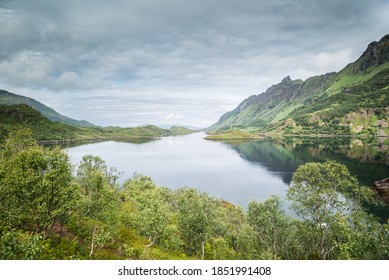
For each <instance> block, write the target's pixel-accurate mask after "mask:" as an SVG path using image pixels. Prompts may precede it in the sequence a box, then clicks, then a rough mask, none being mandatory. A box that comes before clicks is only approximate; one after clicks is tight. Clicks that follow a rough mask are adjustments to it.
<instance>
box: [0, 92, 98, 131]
mask: <svg viewBox="0 0 389 280" xmlns="http://www.w3.org/2000/svg"><path fill="white" fill-rule="evenodd" d="M0 104H3V105H18V104H26V105H28V106H30V107H31V108H33V109H35V110H37V111H38V112H40V113H42V115H44V116H45V117H47V118H48V119H49V120H51V121H53V122H59V123H64V124H68V125H73V126H82V127H94V126H95V125H94V124H92V123H90V122H88V121H85V120H82V121H78V120H74V119H71V118H68V117H65V116H63V115H61V114H59V113H57V112H56V111H54V110H53V109H51V108H50V107H47V106H46V105H44V104H42V103H40V102H38V101H36V100H35V99H32V98H29V97H25V96H22V95H17V94H14V93H10V92H8V91H5V90H0Z"/></svg>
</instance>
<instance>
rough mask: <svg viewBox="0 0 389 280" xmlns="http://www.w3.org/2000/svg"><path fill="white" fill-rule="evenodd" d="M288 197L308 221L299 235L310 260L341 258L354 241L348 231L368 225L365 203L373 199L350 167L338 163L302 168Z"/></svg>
mask: <svg viewBox="0 0 389 280" xmlns="http://www.w3.org/2000/svg"><path fill="white" fill-rule="evenodd" d="M287 196H288V198H289V200H291V201H292V205H291V207H292V209H293V210H294V211H295V212H296V214H298V215H299V216H301V217H302V218H303V219H304V221H303V222H302V223H301V224H300V225H303V226H302V227H300V234H299V236H300V237H301V236H303V237H302V238H301V239H300V240H301V242H302V243H304V244H303V245H302V246H301V247H302V248H304V249H303V250H304V251H305V253H306V256H307V257H309V258H320V259H328V258H337V257H338V256H339V252H340V250H341V249H342V247H343V249H342V250H343V251H345V248H346V247H345V246H346V244H348V245H350V242H351V240H352V238H350V235H348V236H347V232H349V233H350V231H355V230H358V229H360V227H359V226H358V225H360V223H362V224H366V223H367V222H368V220H367V219H365V218H363V219H362V216H364V215H362V213H364V211H363V209H362V207H361V202H363V201H365V200H367V199H369V196H370V192H369V190H368V189H367V188H361V187H360V186H359V183H358V180H357V179H356V178H355V177H354V176H351V174H350V173H349V171H348V169H347V167H346V166H344V165H342V164H340V163H337V162H334V161H326V162H324V163H307V164H304V165H302V166H300V167H299V168H298V169H297V171H296V172H295V173H294V175H293V178H292V183H291V185H290V187H289V190H288V193H287ZM357 217H359V218H358V219H356V218H357ZM371 233H372V234H373V232H371ZM348 245H347V246H348ZM353 251H354V252H356V251H355V250H354V249H353ZM349 252H350V251H349ZM350 256H351V255H350Z"/></svg>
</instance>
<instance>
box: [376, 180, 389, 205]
mask: <svg viewBox="0 0 389 280" xmlns="http://www.w3.org/2000/svg"><path fill="white" fill-rule="evenodd" d="M372 189H373V191H374V192H375V193H376V194H377V195H378V196H379V197H381V198H382V199H383V201H385V202H386V203H388V204H389V178H386V179H383V180H380V181H376V182H375V183H374V185H373V187H372Z"/></svg>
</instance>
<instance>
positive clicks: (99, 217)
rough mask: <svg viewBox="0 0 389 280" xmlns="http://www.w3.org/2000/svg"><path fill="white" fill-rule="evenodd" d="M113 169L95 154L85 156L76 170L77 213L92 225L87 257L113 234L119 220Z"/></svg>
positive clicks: (116, 176)
mask: <svg viewBox="0 0 389 280" xmlns="http://www.w3.org/2000/svg"><path fill="white" fill-rule="evenodd" d="M119 176H120V173H118V172H117V171H116V170H115V169H110V168H108V167H107V166H106V164H105V162H104V161H103V160H102V159H101V158H100V157H97V156H92V155H85V156H84V157H83V158H82V161H81V163H80V164H79V166H78V169H77V183H78V185H79V187H80V192H81V200H80V207H79V215H80V217H81V219H84V221H85V222H86V223H87V224H88V225H91V228H90V231H91V241H90V254H89V255H90V256H93V254H94V252H95V248H96V246H98V245H101V246H102V245H103V244H104V243H105V242H106V241H107V240H109V239H111V238H112V236H113V231H114V229H115V224H116V223H117V220H118V216H117V215H118V210H119V193H118V185H117V183H116V181H117V178H118V177H119Z"/></svg>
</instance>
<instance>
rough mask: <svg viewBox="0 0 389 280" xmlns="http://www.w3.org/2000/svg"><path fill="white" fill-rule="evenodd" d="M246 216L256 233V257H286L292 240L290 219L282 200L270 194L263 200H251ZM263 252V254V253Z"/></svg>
mask: <svg viewBox="0 0 389 280" xmlns="http://www.w3.org/2000/svg"><path fill="white" fill-rule="evenodd" d="M248 217H249V222H250V224H251V226H252V227H253V229H254V231H255V234H256V236H255V237H256V239H255V241H256V247H257V252H258V257H261V255H262V256H263V257H265V258H267V257H268V256H269V254H270V256H271V258H272V259H278V258H288V257H289V254H290V249H291V248H290V247H291V243H292V240H293V236H292V234H291V233H292V231H291V228H292V226H291V220H290V218H289V217H288V216H287V215H286V214H285V211H284V210H283V209H282V202H281V200H280V199H279V198H278V197H277V196H272V197H271V198H269V199H267V200H266V201H264V202H256V201H254V202H251V203H250V204H249V210H248ZM263 254H264V255H263Z"/></svg>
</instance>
